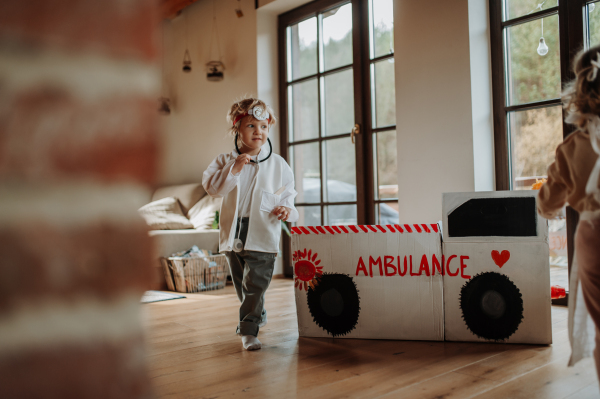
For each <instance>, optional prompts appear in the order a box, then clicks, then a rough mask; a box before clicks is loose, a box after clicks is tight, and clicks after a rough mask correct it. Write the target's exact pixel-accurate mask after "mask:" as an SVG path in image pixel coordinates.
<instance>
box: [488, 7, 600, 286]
mask: <svg viewBox="0 0 600 399" xmlns="http://www.w3.org/2000/svg"><path fill="white" fill-rule="evenodd" d="M596 3H597V2H594V1H590V0H569V1H568V2H567V1H566V0H546V1H543V2H541V1H537V0H490V2H489V4H490V27H491V34H490V36H491V50H492V85H493V104H494V105H493V106H494V146H495V163H496V189H497V190H528V189H531V186H532V184H533V183H535V182H536V180H538V179H542V178H545V177H547V176H546V170H547V168H548V166H549V165H550V164H551V163H552V162H554V151H555V149H556V147H557V145H558V144H560V142H562V140H563V139H564V137H566V136H567V135H568V134H569V133H571V132H572V129H573V128H572V127H571V126H569V125H565V124H564V118H563V111H562V102H561V99H560V93H561V88H562V86H563V85H564V84H565V83H566V82H568V81H570V80H571V79H572V78H573V75H572V73H571V71H570V65H571V61H572V59H571V57H572V56H573V55H574V54H575V53H576V52H577V51H578V50H579V49H580V48H582V47H583V46H584V45H586V46H589V44H590V43H592V44H593V43H596V42H598V41H600V33H599V32H600V30H599V28H600V17H599V16H598V15H597V14H598V13H596V14H594V13H593V12H594V8H595V5H596ZM599 11H600V10H599ZM566 215H567V217H566V220H565V218H564V217H563V218H558V219H556V220H552V221H550V223H549V230H550V241H551V245H552V244H553V243H555V244H556V245H557V248H556V251H555V252H553V251H552V249H551V255H554V256H552V257H551V263H554V266H556V267H560V266H566V263H567V262H566V257H565V256H564V255H565V252H563V251H565V250H566V249H568V253H569V255H568V258H569V265H570V262H571V257H572V251H571V248H572V247H573V246H572V241H573V232H574V230H575V225H576V223H577V214H576V212H574V211H573V210H567V211H566ZM553 235H554V237H553ZM553 238H554V239H553ZM565 243H566V244H567V247H568V248H564V244H565ZM559 247H560V248H559ZM552 273H553V275H552V279H553V283H560V284H561V285H563V286H567V287H568V283H567V282H566V281H567V276H568V273H567V271H566V268H564V267H563V272H562V274H560V273H555V272H554V271H553V272H552ZM559 274H560V275H559Z"/></svg>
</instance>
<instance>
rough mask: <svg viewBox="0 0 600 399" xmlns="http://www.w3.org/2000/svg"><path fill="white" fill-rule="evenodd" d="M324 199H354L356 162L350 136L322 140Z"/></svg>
mask: <svg viewBox="0 0 600 399" xmlns="http://www.w3.org/2000/svg"><path fill="white" fill-rule="evenodd" d="M323 162H324V163H325V164H324V165H323V166H324V170H325V181H326V182H327V183H326V184H327V190H325V191H326V192H325V194H324V195H325V201H327V202H341V201H356V163H355V152H354V144H352V141H350V137H344V138H342V139H335V140H327V141H324V142H323Z"/></svg>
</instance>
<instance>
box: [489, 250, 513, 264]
mask: <svg viewBox="0 0 600 399" xmlns="http://www.w3.org/2000/svg"><path fill="white" fill-rule="evenodd" d="M492 259H493V260H494V263H495V264H497V265H498V267H502V266H504V264H505V263H506V262H508V260H509V259H510V252H508V251H507V250H504V251H502V253H500V252H498V251H496V250H494V251H492Z"/></svg>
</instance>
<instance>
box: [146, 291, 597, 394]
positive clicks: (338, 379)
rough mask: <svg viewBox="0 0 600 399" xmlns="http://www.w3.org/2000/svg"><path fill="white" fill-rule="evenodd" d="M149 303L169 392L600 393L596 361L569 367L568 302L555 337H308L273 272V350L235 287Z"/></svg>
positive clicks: (154, 361) (158, 383)
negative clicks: (252, 325) (250, 341)
mask: <svg viewBox="0 0 600 399" xmlns="http://www.w3.org/2000/svg"><path fill="white" fill-rule="evenodd" d="M185 295H186V298H185V299H177V300H172V301H164V302H156V303H150V304H145V305H143V306H142V309H143V323H144V328H145V335H146V347H147V356H146V360H147V365H148V372H149V375H150V378H151V381H152V384H153V385H154V390H155V393H156V396H157V397H159V398H228V397H243V398H254V397H261V398H271V397H272V398H295V397H298V398H310V399H318V398H327V399H332V398H384V397H385V398H396V397H398V398H419V399H421V398H444V399H449V398H480V399H483V398H486V399H487V398H568V399H575V398H578V399H579V398H581V399H590V398H600V393H599V390H598V382H597V377H596V370H595V368H594V363H593V361H592V359H585V360H583V361H581V362H580V363H578V364H577V365H576V366H575V367H567V366H566V364H567V360H568V357H569V354H570V346H569V341H568V327H567V309H566V308H564V307H557V306H553V307H552V334H553V342H554V344H553V345H549V346H537V345H503V344H492V343H460V342H428V341H384V340H357V339H332V338H299V337H298V329H297V321H296V307H295V300H294V291H293V284H292V281H291V280H285V279H276V280H273V282H272V284H271V287H270V288H269V290H268V291H267V294H266V307H267V310H268V317H269V322H268V324H267V325H266V326H265V327H263V328H262V329H261V331H260V334H259V339H260V340H261V341H262V343H263V348H262V349H261V350H259V351H255V352H247V351H245V350H243V348H242V345H241V340H240V338H239V337H238V336H237V335H235V326H236V324H237V323H236V320H237V314H238V309H239V302H238V299H237V296H236V295H235V291H234V290H233V287H231V286H227V287H226V288H225V289H223V290H217V291H211V292H208V293H197V294H185Z"/></svg>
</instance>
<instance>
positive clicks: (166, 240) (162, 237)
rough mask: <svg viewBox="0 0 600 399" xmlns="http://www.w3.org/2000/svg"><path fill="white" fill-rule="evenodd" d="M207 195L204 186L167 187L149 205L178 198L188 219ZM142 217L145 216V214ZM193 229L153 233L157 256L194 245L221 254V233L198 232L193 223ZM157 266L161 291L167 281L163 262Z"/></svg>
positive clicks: (167, 254)
mask: <svg viewBox="0 0 600 399" xmlns="http://www.w3.org/2000/svg"><path fill="white" fill-rule="evenodd" d="M205 196H206V191H204V188H203V187H202V185H201V184H200V183H193V184H183V185H174V186H167V187H161V188H158V189H157V190H156V191H155V192H154V193H153V195H152V198H151V203H150V204H148V205H151V204H152V203H156V201H159V200H162V199H167V198H176V199H177V200H178V203H179V204H180V206H181V211H182V212H183V215H185V216H186V217H187V216H188V213H189V212H190V210H192V209H193V207H194V206H195V205H196V207H197V205H201V204H199V202H200V200H201V199H203V198H204V197H205ZM206 199H210V198H206ZM212 204H213V206H214V202H213V203H212ZM148 205H147V206H148ZM143 208H144V207H143ZM143 208H141V209H140V211H142V209H143ZM213 214H214V211H213ZM142 216H144V215H143V214H142ZM190 227H191V228H184V229H172V228H171V229H160V230H150V231H149V232H148V234H149V235H150V237H152V238H153V239H154V246H155V249H156V253H157V255H158V256H159V257H167V256H170V255H172V254H173V253H176V252H181V251H185V250H187V249H190V248H191V247H192V246H194V245H196V246H198V248H200V249H207V250H209V251H211V252H212V253H213V254H216V253H218V251H219V230H212V229H206V228H203V229H197V228H193V226H192V225H191V224H190ZM156 266H157V267H158V270H157V271H156V272H157V274H158V276H159V278H160V279H159V283H160V284H159V285H160V288H162V289H166V281H165V280H164V272H163V270H162V265H161V264H160V262H159V261H157V263H156Z"/></svg>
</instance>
